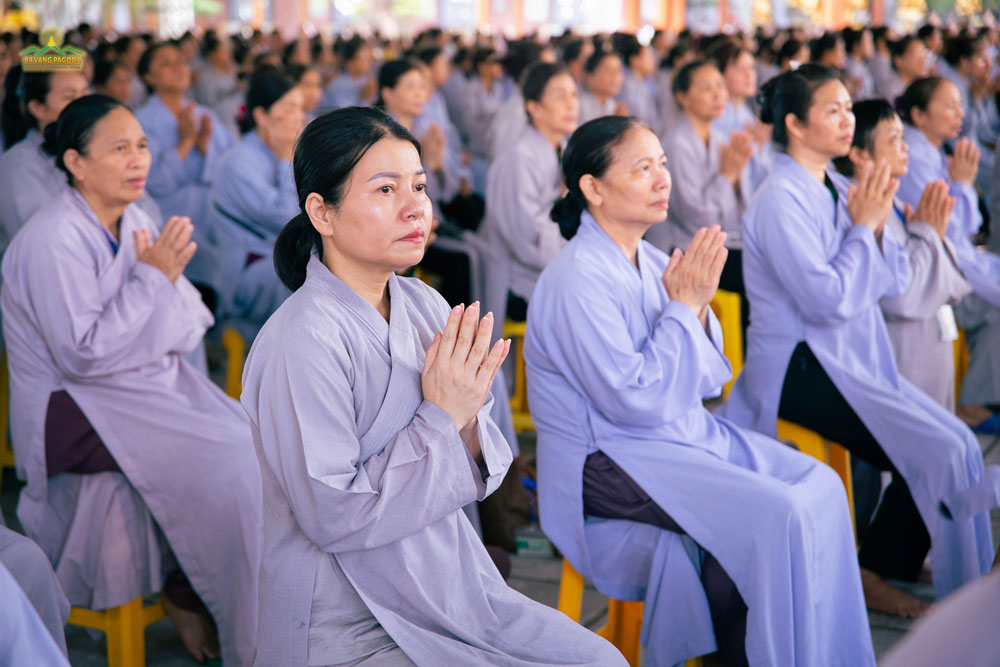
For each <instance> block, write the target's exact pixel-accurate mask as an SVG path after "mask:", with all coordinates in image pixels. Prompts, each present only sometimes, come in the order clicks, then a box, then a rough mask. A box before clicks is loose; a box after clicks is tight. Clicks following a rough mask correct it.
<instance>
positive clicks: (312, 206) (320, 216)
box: [306, 192, 334, 237]
mask: <svg viewBox="0 0 1000 667" xmlns="http://www.w3.org/2000/svg"><path fill="white" fill-rule="evenodd" d="M306 214H307V215H308V216H309V222H311V223H312V226H313V229H315V230H316V231H317V232H318V233H319V235H320V236H324V237H329V236H333V217H334V216H333V212H332V211H331V210H330V207H329V206H327V205H326V200H324V199H323V198H322V197H321V196H319V195H318V194H317V193H315V192H310V193H309V196H308V197H306Z"/></svg>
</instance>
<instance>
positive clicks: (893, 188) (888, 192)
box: [882, 172, 899, 204]
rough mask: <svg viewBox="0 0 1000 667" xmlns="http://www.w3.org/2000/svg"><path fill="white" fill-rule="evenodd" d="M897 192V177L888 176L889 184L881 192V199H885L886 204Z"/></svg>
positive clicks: (890, 202) (890, 201) (889, 202)
mask: <svg viewBox="0 0 1000 667" xmlns="http://www.w3.org/2000/svg"><path fill="white" fill-rule="evenodd" d="M886 173H888V172H886ZM897 192H899V179H898V178H892V177H891V176H890V178H889V186H888V187H887V188H886V189H885V192H883V193H882V196H883V201H885V202H886V203H887V204H892V200H893V199H895V197H896V193H897Z"/></svg>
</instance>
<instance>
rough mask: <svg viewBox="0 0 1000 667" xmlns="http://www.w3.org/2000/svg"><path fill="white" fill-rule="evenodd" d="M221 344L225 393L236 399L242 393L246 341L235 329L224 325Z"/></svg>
mask: <svg viewBox="0 0 1000 667" xmlns="http://www.w3.org/2000/svg"><path fill="white" fill-rule="evenodd" d="M222 346H223V347H224V348H225V349H226V394H228V395H229V397H230V398H234V399H236V400H237V401H238V400H240V394H242V393H243V360H244V359H245V357H246V341H245V340H243V336H241V335H240V334H239V333H238V332H237V331H236V329H233V328H232V327H226V330H225V331H223V332H222Z"/></svg>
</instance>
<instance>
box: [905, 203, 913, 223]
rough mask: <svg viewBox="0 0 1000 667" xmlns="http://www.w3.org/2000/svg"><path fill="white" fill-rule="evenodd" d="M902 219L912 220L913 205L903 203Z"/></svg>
mask: <svg viewBox="0 0 1000 667" xmlns="http://www.w3.org/2000/svg"><path fill="white" fill-rule="evenodd" d="M903 220H905V221H906V222H909V221H910V220H913V207H912V206H910V205H909V204H904V205H903Z"/></svg>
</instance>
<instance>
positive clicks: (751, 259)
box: [725, 154, 997, 597]
mask: <svg viewBox="0 0 1000 667" xmlns="http://www.w3.org/2000/svg"><path fill="white" fill-rule="evenodd" d="M830 178H831V179H832V180H833V181H834V182H835V183H836V182H837V181H838V180H842V179H843V177H842V176H840V175H839V174H830ZM846 206H847V202H846V197H840V198H839V203H838V204H835V203H834V199H833V196H832V195H831V193H830V191H829V190H828V189H827V187H826V186H825V185H824V184H822V183H820V182H819V181H817V180H816V179H815V178H813V177H812V176H811V175H810V174H809V173H808V172H806V170H805V169H804V168H803V167H802V166H801V165H799V163H798V162H796V161H795V160H794V159H792V158H791V157H789V156H788V155H785V154H779V155H777V158H776V160H775V167H774V171H773V172H772V174H771V178H769V179H768V180H767V181H766V182H765V184H764V185H763V186H762V187H761V189H760V191H758V192H757V195H756V196H755V198H754V201H753V203H752V204H751V205H750V208H749V209H748V210H747V212H746V215H745V216H744V218H743V242H744V246H743V275H744V279H745V281H746V287H747V296H748V298H749V300H750V307H751V310H750V313H751V318H750V327H749V329H748V346H747V353H746V364H745V365H744V367H743V373H742V374H741V375H740V377H739V378H738V379H737V380H736V383H735V385H734V386H733V390H732V393H731V394H730V397H729V402H728V403H727V404H726V405H725V415H726V417H728V418H729V419H732V420H733V421H734V422H736V423H737V424H741V425H743V426H747V427H750V428H753V429H755V430H757V431H760V432H761V433H766V434H768V435H774V434H775V432H776V429H777V418H778V404H779V402H780V398H781V390H782V385H783V381H784V377H785V373H786V371H787V368H788V361H789V359H790V358H791V356H792V352H793V350H794V349H795V347H796V346H797V345H798V344H799V343H800V342H803V341H805V342H806V343H807V344H808V345H809V348H810V349H811V350H812V352H813V353H814V354H815V355H816V358H817V359H818V360H819V362H820V364H821V365H822V367H823V370H824V371H826V373H827V374H828V375H829V376H830V379H831V380H832V381H833V383H834V385H836V387H837V389H838V390H839V391H840V393H841V394H842V395H843V396H844V398H845V399H846V400H847V402H848V404H850V406H851V409H853V410H854V411H855V412H856V413H857V415H858V417H859V418H860V419H861V421H862V422H864V425H865V426H866V427H867V428H868V430H869V431H870V432H871V434H872V435H873V436H874V438H875V440H876V441H877V442H878V444H879V445H880V446H881V447H882V449H883V450H884V451H885V453H886V455H888V457H889V459H890V460H891V461H892V463H893V465H894V466H895V467H896V469H897V470H899V471H900V473H901V474H902V475H903V479H904V480H905V481H906V483H907V485H908V486H909V488H910V492H911V493H912V494H913V500H914V502H915V503H916V505H917V509H918V510H919V512H920V517H921V518H922V519H923V521H924V525H925V526H926V527H927V532H928V533H929V534H930V537H931V561H932V571H933V577H934V589H935V592H936V593H937V595H938V597H944V596H945V595H947V594H948V593H950V592H951V591H953V590H955V589H956V588H958V587H959V586H961V585H962V584H964V583H966V582H968V581H972V580H974V579H976V578H978V577H979V576H980V575H982V574H983V573H984V572H986V571H988V570H989V566H990V563H991V562H992V560H993V542H992V537H991V533H990V521H989V516H988V515H987V513H986V512H985V511H983V509H982V506H983V505H986V504H991V503H992V501H993V497H994V494H995V492H996V490H997V483H996V481H995V480H994V478H993V477H991V476H990V475H984V471H983V456H982V453H981V451H980V449H979V442H978V441H977V440H976V438H975V436H974V435H973V434H972V432H971V431H970V430H969V428H968V427H967V426H966V425H965V424H963V423H962V422H960V421H959V420H958V419H957V418H956V417H955V416H954V415H952V414H951V413H949V412H948V411H947V410H945V409H944V408H942V407H941V406H940V405H938V404H937V403H935V402H934V401H933V400H932V399H931V398H930V397H929V396H928V395H927V394H925V393H924V392H922V391H920V390H919V389H917V388H916V387H915V386H913V384H911V383H910V382H909V381H908V380H906V379H905V378H904V377H903V376H902V375H901V374H900V373H899V370H898V368H897V367H896V363H895V359H894V356H893V351H892V344H891V343H890V341H889V336H888V333H887V332H886V327H885V321H884V319H883V318H882V312H881V310H880V309H879V301H880V300H881V299H883V298H885V297H896V296H899V294H901V293H902V290H903V289H905V287H906V285H907V283H908V281H909V279H910V268H909V263H908V261H907V257H906V251H905V248H904V247H903V246H902V245H901V244H900V242H899V241H897V240H896V239H895V238H894V237H893V235H892V234H889V233H887V234H883V236H882V241H881V248H880V247H879V243H878V242H876V239H875V235H874V234H872V232H871V231H870V230H869V229H868V228H867V227H863V226H857V225H853V224H852V223H851V220H850V216H849V214H848V213H847V208H846ZM993 469H994V470H996V468H995V467H993ZM942 507H950V508H952V510H951V513H952V516H953V518H951V519H949V518H947V517H946V516H945V514H944V512H943V510H942ZM968 507H974V508H976V510H975V511H972V510H969V513H965V510H964V508H968ZM959 508H963V509H961V510H960V509H959Z"/></svg>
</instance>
